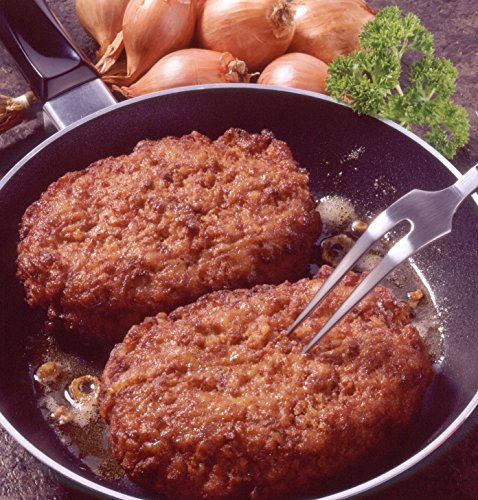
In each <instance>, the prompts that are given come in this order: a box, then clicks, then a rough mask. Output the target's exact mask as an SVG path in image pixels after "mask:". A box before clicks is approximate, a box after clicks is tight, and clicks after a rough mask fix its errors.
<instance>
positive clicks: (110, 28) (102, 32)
mask: <svg viewBox="0 0 478 500" xmlns="http://www.w3.org/2000/svg"><path fill="white" fill-rule="evenodd" d="M128 2H129V0H76V7H75V8H76V15H77V17H78V20H79V21H80V24H81V25H82V26H83V28H84V29H85V31H87V32H88V33H89V34H90V35H91V36H92V37H93V38H94V39H95V40H96V41H97V42H98V44H99V46H100V48H99V49H98V50H97V51H96V55H97V56H99V57H101V56H102V55H103V54H104V53H105V52H106V50H107V48H108V45H110V44H111V43H112V42H113V40H114V39H115V37H116V35H117V34H118V33H119V32H120V31H121V27H122V24H123V16H124V12H125V10H126V7H127V5H128Z"/></svg>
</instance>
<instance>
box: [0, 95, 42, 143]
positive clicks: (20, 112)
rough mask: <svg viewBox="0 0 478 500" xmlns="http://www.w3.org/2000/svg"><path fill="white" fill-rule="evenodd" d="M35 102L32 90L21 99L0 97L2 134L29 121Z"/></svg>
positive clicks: (0, 128)
mask: <svg viewBox="0 0 478 500" xmlns="http://www.w3.org/2000/svg"><path fill="white" fill-rule="evenodd" d="M34 101H35V96H34V95H33V92H32V91H31V90H29V91H28V92H27V93H25V94H24V95H21V96H19V97H8V96H6V95H0V133H2V132H5V130H8V129H10V128H12V127H14V126H15V125H18V124H19V123H21V122H22V121H23V120H25V119H27V117H28V115H29V113H30V112H31V106H32V104H33V102H34Z"/></svg>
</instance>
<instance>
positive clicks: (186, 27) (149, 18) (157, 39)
mask: <svg viewBox="0 0 478 500" xmlns="http://www.w3.org/2000/svg"><path fill="white" fill-rule="evenodd" d="M195 17H196V9H195V5H194V4H193V3H192V2H191V1H187V0H154V2H149V3H148V2H145V1H144V0H130V2H129V3H128V6H127V8H126V11H125V14H124V18H123V37H124V47H125V50H126V59H127V74H126V76H125V78H124V80H125V81H124V83H130V82H131V81H134V80H136V79H137V78H138V77H139V76H140V75H141V74H143V73H145V72H146V71H147V70H148V69H149V68H151V66H152V65H153V64H154V63H155V62H156V61H158V60H159V59H160V58H161V57H163V56H164V55H166V54H168V53H169V52H172V51H174V50H178V49H181V48H183V47H187V46H188V45H189V42H190V41H191V39H192V36H193V33H194V25H195Z"/></svg>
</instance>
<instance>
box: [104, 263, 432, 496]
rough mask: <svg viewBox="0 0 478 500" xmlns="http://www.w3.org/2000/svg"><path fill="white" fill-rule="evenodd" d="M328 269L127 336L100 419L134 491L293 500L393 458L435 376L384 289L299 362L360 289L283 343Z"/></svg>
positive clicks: (345, 287)
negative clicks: (385, 455)
mask: <svg viewBox="0 0 478 500" xmlns="http://www.w3.org/2000/svg"><path fill="white" fill-rule="evenodd" d="M330 272H331V269H330V268H328V267H322V268H321V270H320V271H319V274H318V275H317V276H316V277H315V278H314V279H310V280H309V279H303V280H301V281H298V282H297V283H295V284H290V283H288V282H285V283H283V284H281V285H279V286H271V285H261V286H257V287H255V288H253V289H250V290H235V291H220V292H215V293H212V294H210V295H206V296H204V297H201V298H200V299H199V300H198V301H197V302H196V303H194V304H191V305H188V306H186V307H181V308H179V309H176V310H175V311H173V312H172V313H170V314H169V316H167V315H166V314H164V313H162V314H158V315H157V316H156V317H152V318H147V319H146V320H145V321H144V322H143V323H142V324H140V325H137V326H134V327H132V328H131V330H130V331H129V333H128V334H127V336H126V338H125V339H124V341H123V343H121V344H118V345H117V346H116V347H115V348H114V350H113V351H112V354H111V356H110V359H109V361H108V363H107V365H106V368H105V370H104V373H103V380H102V392H101V395H100V408H101V415H102V416H103V418H105V419H106V420H107V421H108V423H109V425H110V432H111V438H110V441H111V445H112V450H113V452H114V454H115V456H116V458H117V460H118V461H119V463H120V464H121V465H122V467H123V468H124V469H125V470H126V472H127V474H128V475H129V476H130V477H131V478H132V479H133V480H134V481H136V482H138V483H140V484H142V485H144V486H146V487H148V488H152V489H154V490H156V491H157V492H159V493H162V494H165V495H166V496H167V497H168V498H178V499H193V498H194V499H199V498H210V499H217V498H265V499H270V498H281V497H286V498H291V497H294V498H295V497H296V496H297V495H298V494H300V493H302V494H305V493H310V492H311V491H313V490H314V489H315V488H316V487H317V486H318V485H320V484H321V483H322V481H323V480H324V478H329V477H331V476H333V475H337V474H338V473H340V472H343V471H344V470H345V469H348V468H349V467H350V466H352V465H353V464H354V463H356V462H357V461H358V460H359V459H361V458H362V459H363V457H364V456H366V455H367V454H368V453H371V452H373V453H374V454H377V453H378V454H379V453H381V452H383V451H385V450H387V448H389V447H390V445H391V444H392V441H394V440H395V439H396V438H397V435H398V434H399V433H400V432H401V431H403V430H404V429H405V428H406V427H407V426H409V425H410V423H411V421H412V419H413V417H414V416H415V414H416V412H417V410H418V408H419V406H420V403H421V399H422V396H423V394H424V392H425V389H426V387H427V386H428V384H429V383H430V382H431V380H432V378H433V370H432V367H431V363H430V360H429V357H428V354H427V352H426V349H425V347H424V344H423V342H422V340H421V338H420V336H419V334H418V331H417V330H416V328H415V327H414V326H413V325H412V324H411V323H410V318H409V308H408V306H407V305H405V304H403V303H399V302H398V301H397V299H396V298H395V297H394V296H393V294H392V293H391V292H390V291H388V290H387V289H385V288H383V287H381V286H379V287H377V288H376V289H375V290H374V291H373V292H372V293H371V294H370V295H369V296H368V297H367V298H366V299H365V300H364V301H363V302H362V303H361V304H360V305H359V306H358V307H356V308H355V309H354V310H353V311H352V312H351V313H349V314H348V315H347V316H346V318H345V319H344V320H343V321H342V322H341V323H339V324H338V326H336V327H335V328H334V329H333V330H332V331H331V332H330V333H329V334H328V335H327V336H326V337H325V338H324V339H323V340H322V341H321V342H319V344H318V345H317V347H316V348H315V349H314V350H312V351H311V352H310V353H309V354H307V355H303V354H302V350H303V348H304V347H305V345H306V344H307V342H308V341H309V340H310V339H311V338H312V336H313V334H314V333H315V332H317V331H318V330H319V328H320V327H321V325H323V324H324V323H325V320H326V319H327V318H328V317H329V315H330V314H331V312H332V311H333V310H335V309H336V308H337V307H338V305H339V304H340V303H341V302H342V301H343V300H344V298H345V296H346V295H348V294H349V293H350V291H351V288H352V287H355V285H356V284H357V282H358V280H359V278H358V277H357V276H356V275H354V274H352V273H349V274H348V275H347V277H346V278H345V279H344V281H343V283H342V284H341V285H340V286H339V287H338V288H337V290H336V291H334V292H333V293H332V294H331V295H330V296H329V297H328V298H327V299H326V300H325V302H324V303H323V305H322V306H321V307H320V308H319V309H318V310H317V311H316V312H315V313H314V314H313V315H312V316H311V317H310V318H309V319H308V320H306V321H305V322H304V323H303V324H302V325H301V326H300V327H299V328H298V329H297V330H296V332H294V334H293V335H292V336H290V337H287V336H286V335H285V333H286V330H287V328H288V327H289V325H290V324H291V323H292V321H293V320H294V319H295V318H296V316H297V315H298V314H299V312H300V311H301V310H302V308H303V307H304V306H305V304H306V303H307V302H308V301H309V300H310V299H311V298H312V296H313V295H314V294H315V292H316V291H317V289H318V288H319V286H320V285H321V284H322V283H323V282H324V280H325V279H326V278H327V276H329V274H330Z"/></svg>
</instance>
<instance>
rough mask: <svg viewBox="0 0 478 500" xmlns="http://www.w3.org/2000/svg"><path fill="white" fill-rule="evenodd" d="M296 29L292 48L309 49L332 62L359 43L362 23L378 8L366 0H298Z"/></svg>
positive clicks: (290, 49) (312, 53) (294, 6)
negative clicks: (372, 6) (368, 3)
mask: <svg viewBox="0 0 478 500" xmlns="http://www.w3.org/2000/svg"><path fill="white" fill-rule="evenodd" d="M292 8H293V10H294V20H295V24H296V29H295V33H294V38H293V39H292V43H291V45H290V47H289V51H290V52H305V53H306V54H310V55H312V56H315V57H318V58H319V59H321V60H322V61H325V62H326V63H327V64H330V63H331V62H332V61H333V60H334V59H335V57H337V56H338V55H347V54H349V53H350V52H352V51H353V50H356V49H358V47H359V34H360V32H361V31H362V26H363V25H364V24H365V23H366V22H367V21H370V20H371V19H373V18H374V15H375V13H376V11H375V10H374V9H372V8H371V7H369V6H368V5H367V4H366V3H365V2H364V1H363V0H294V3H293V6H292Z"/></svg>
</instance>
